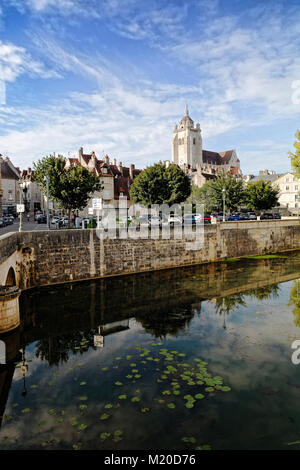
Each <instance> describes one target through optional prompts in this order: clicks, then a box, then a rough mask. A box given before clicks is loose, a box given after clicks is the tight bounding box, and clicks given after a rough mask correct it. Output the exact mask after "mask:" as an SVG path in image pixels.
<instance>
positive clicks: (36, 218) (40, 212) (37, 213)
mask: <svg viewBox="0 0 300 470" xmlns="http://www.w3.org/2000/svg"><path fill="white" fill-rule="evenodd" d="M41 215H44V214H43V212H42V211H37V212H36V213H35V214H34V220H35V221H36V222H37V220H38V218H39V217H40V216H41Z"/></svg>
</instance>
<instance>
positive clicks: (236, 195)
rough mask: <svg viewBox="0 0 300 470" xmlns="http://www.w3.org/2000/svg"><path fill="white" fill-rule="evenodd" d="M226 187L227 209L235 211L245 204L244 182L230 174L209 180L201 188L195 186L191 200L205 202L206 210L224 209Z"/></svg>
mask: <svg viewBox="0 0 300 470" xmlns="http://www.w3.org/2000/svg"><path fill="white" fill-rule="evenodd" d="M224 188H225V208H226V211H235V210H237V208H238V207H239V206H240V205H242V204H243V201H244V188H243V182H242V181H241V180H239V179H236V178H234V177H233V176H231V175H230V174H226V175H225V174H223V175H220V176H217V178H214V179H211V180H209V181H207V182H206V183H205V184H204V185H203V186H202V187H201V188H196V187H193V189H192V198H191V200H189V202H192V203H195V202H197V203H202V204H204V210H205V212H212V211H218V212H222V211H223V189H224Z"/></svg>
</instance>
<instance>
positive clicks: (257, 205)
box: [245, 180, 279, 211]
mask: <svg viewBox="0 0 300 470" xmlns="http://www.w3.org/2000/svg"><path fill="white" fill-rule="evenodd" d="M278 197H279V188H278V187H275V188H273V186H272V184H271V182H270V181H264V180H259V181H256V182H254V183H248V185H247V187H246V189H245V201H246V205H247V207H249V209H252V210H257V211H264V210H269V209H272V208H273V207H276V206H278V205H279V204H278Z"/></svg>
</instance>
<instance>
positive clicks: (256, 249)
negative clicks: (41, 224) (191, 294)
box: [0, 220, 300, 289]
mask: <svg viewBox="0 0 300 470" xmlns="http://www.w3.org/2000/svg"><path fill="white" fill-rule="evenodd" d="M204 232H205V233H204V246H203V247H202V248H201V249H197V250H189V249H187V240H186V239H182V240H175V239H173V238H171V239H168V240H163V239H161V238H160V239H156V240H153V239H136V240H132V239H113V240H111V239H105V240H100V239H99V238H98V237H97V234H96V230H51V231H50V232H48V231H33V232H23V233H13V234H10V235H5V236H3V237H0V263H1V261H2V264H0V272H1V270H2V269H4V266H5V265H7V262H6V264H5V252H6V254H7V257H6V258H7V259H8V258H9V257H10V256H13V252H12V250H13V248H14V250H15V251H17V252H18V257H17V259H18V262H17V263H16V264H17V265H16V274H17V276H16V277H17V279H19V282H18V284H19V285H20V287H21V288H23V289H24V288H29V287H34V286H40V285H47V284H55V283H63V282H69V281H77V280H83V279H91V278H96V277H97V278H98V277H106V276H115V275H122V274H130V273H138V272H145V271H153V270H159V269H168V268H175V267H179V266H189V265H195V264H203V263H209V262H214V261H219V260H223V259H226V258H236V257H242V256H247V255H260V254H266V253H275V252H280V251H288V250H297V249H300V221H298V220H276V221H272V220H271V221H257V222H255V221H253V222H252V221H249V222H228V223H224V224H222V223H219V224H216V225H207V226H205V227H204ZM2 278H5V273H4V276H2Z"/></svg>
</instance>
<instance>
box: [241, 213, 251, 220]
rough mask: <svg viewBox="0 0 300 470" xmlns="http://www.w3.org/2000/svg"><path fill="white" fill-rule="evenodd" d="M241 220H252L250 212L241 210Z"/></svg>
mask: <svg viewBox="0 0 300 470" xmlns="http://www.w3.org/2000/svg"><path fill="white" fill-rule="evenodd" d="M239 220H250V216H249V214H248V213H245V212H241V213H240V214H239Z"/></svg>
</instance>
